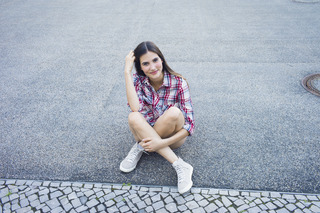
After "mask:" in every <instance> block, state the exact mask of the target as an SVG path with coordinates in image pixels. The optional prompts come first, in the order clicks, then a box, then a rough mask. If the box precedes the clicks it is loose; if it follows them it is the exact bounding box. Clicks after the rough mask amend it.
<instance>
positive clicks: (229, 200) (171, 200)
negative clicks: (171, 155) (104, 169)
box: [0, 180, 320, 213]
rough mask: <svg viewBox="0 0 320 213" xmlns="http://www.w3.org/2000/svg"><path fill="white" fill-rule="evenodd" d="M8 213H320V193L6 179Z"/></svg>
mask: <svg viewBox="0 0 320 213" xmlns="http://www.w3.org/2000/svg"><path fill="white" fill-rule="evenodd" d="M0 199H1V206H0V213H2V212H54V213H55V212H219V213H220V212H276V213H283V212H320V194H297V193H280V192H266V191H237V190H221V189H213V188H192V190H191V191H190V192H188V193H185V194H183V195H180V194H179V193H178V192H177V188H176V187H166V186H140V185H131V184H122V185H121V184H104V183H85V182H83V183H82V182H58V181H33V180H0Z"/></svg>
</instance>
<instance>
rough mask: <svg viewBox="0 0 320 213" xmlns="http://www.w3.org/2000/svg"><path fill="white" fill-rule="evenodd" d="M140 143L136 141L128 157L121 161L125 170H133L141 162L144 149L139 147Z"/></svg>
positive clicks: (121, 168) (122, 169) (121, 165)
mask: <svg viewBox="0 0 320 213" xmlns="http://www.w3.org/2000/svg"><path fill="white" fill-rule="evenodd" d="M139 146H140V145H139V144H138V143H135V144H134V145H133V147H132V148H131V150H130V151H129V153H128V155H127V157H126V158H125V159H124V160H123V161H122V162H121V164H120V170H121V171H123V172H131V171H133V170H134V169H135V168H136V166H137V163H138V162H139V160H140V158H141V156H142V154H143V152H144V149H143V148H142V147H141V148H139Z"/></svg>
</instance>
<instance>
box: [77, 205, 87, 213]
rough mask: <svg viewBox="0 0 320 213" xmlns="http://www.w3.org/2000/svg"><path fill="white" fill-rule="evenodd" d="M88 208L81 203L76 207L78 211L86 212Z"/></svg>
mask: <svg viewBox="0 0 320 213" xmlns="http://www.w3.org/2000/svg"><path fill="white" fill-rule="evenodd" d="M87 209H88V207H87V206H84V205H81V206H79V207H78V208H76V212H84V211H86V210H87Z"/></svg>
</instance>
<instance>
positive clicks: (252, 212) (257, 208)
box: [247, 206, 261, 213]
mask: <svg viewBox="0 0 320 213" xmlns="http://www.w3.org/2000/svg"><path fill="white" fill-rule="evenodd" d="M247 211H248V213H256V212H261V209H260V208H259V207H258V206H254V207H252V208H249V209H247Z"/></svg>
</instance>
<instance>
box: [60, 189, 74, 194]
mask: <svg viewBox="0 0 320 213" xmlns="http://www.w3.org/2000/svg"><path fill="white" fill-rule="evenodd" d="M62 191H63V193H64V194H65V195H68V194H70V193H71V192H72V189H71V187H66V188H65V189H64V190H62Z"/></svg>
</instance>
